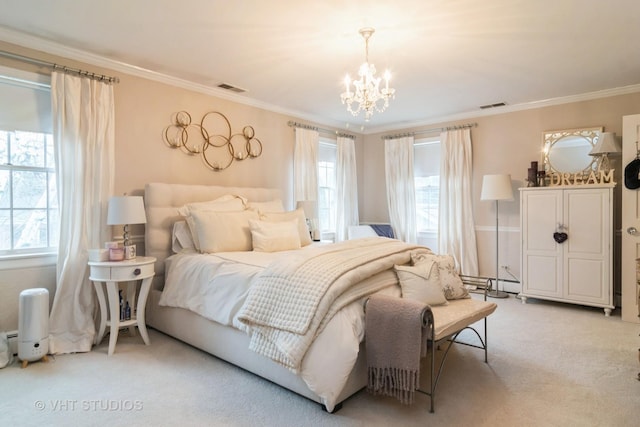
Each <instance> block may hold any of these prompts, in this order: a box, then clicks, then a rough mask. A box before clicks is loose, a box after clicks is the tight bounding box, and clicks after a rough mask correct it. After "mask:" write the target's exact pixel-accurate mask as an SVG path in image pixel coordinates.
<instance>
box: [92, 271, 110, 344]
mask: <svg viewBox="0 0 640 427" xmlns="http://www.w3.org/2000/svg"><path fill="white" fill-rule="evenodd" d="M93 286H94V288H96V295H97V296H98V304H99V305H100V327H99V329H98V334H97V335H96V338H95V340H94V344H95V345H98V344H100V342H101V341H102V338H103V337H104V331H105V329H106V328H107V303H106V301H105V298H104V290H103V288H102V283H100V282H93Z"/></svg>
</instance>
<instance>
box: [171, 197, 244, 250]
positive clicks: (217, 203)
mask: <svg viewBox="0 0 640 427" xmlns="http://www.w3.org/2000/svg"><path fill="white" fill-rule="evenodd" d="M246 201H247V199H245V198H244V197H240V196H234V195H232V194H227V195H225V196H222V197H218V198H217V199H215V200H210V201H208V202H194V203H187V204H186V205H184V206H182V207H180V208H178V214H179V215H182V216H184V217H185V220H186V221H187V225H188V226H189V230H190V231H191V237H192V239H193V244H194V246H195V248H196V250H197V251H200V240H199V239H198V233H197V231H196V229H195V226H194V224H193V218H192V216H191V214H192V212H195V211H202V210H207V211H215V212H240V211H243V210H245V208H246V206H245V203H246Z"/></svg>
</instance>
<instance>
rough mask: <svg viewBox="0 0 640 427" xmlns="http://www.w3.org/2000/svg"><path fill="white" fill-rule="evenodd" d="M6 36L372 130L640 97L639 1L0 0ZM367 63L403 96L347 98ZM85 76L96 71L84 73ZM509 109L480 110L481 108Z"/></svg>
mask: <svg viewBox="0 0 640 427" xmlns="http://www.w3.org/2000/svg"><path fill="white" fill-rule="evenodd" d="M0 10H2V13H1V14H0V30H1V31H0V39H3V40H5V41H8V42H11V43H17V44H21V45H23V46H26V47H32V48H40V50H45V48H46V50H47V51H49V52H51V53H56V54H59V55H62V56H66V57H69V58H72V59H77V58H78V57H79V56H80V57H81V56H82V55H83V54H86V56H85V57H84V58H83V59H84V61H85V62H89V63H92V64H96V62H95V59H96V58H101V59H107V60H109V61H115V62H114V63H113V64H114V67H112V68H113V69H116V70H118V69H127V67H128V68H129V69H131V70H137V71H138V72H139V71H141V70H150V71H153V72H154V74H153V75H155V76H169V77H171V78H175V79H176V81H178V80H177V79H179V81H184V82H190V83H193V84H195V85H197V86H198V87H203V88H214V89H212V90H213V91H214V93H216V91H220V93H222V91H223V90H222V89H218V88H217V85H218V84H220V83H227V84H230V85H233V86H236V87H239V88H243V89H246V90H247V92H245V93H242V94H236V93H230V92H228V91H224V93H225V96H227V97H232V99H235V100H238V101H240V102H244V103H248V104H252V105H257V106H260V107H263V108H267V109H271V110H274V111H279V112H283V113H286V114H290V115H293V116H295V117H299V118H301V119H304V120H312V121H315V122H318V123H321V124H327V125H330V126H337V127H340V128H350V129H357V130H358V131H361V132H364V133H371V132H373V131H381V130H389V129H401V128H407V127H411V126H417V125H422V124H429V123H436V122H441V121H445V120H455V119H461V118H465V117H477V116H479V115H483V114H490V113H497V112H502V111H509V110H514V109H522V108H527V107H528V106H535V105H541V104H543V103H545V102H547V103H548V102H560V100H567V99H581V98H580V97H597V96H604V95H607V94H618V93H628V92H637V91H640V54H639V52H638V41H639V40H640V25H639V24H638V17H640V1H637V0H607V1H606V2H604V1H602V0H535V1H532V0H484V1H478V0H396V1H380V0H378V1H355V0H352V1H349V0H344V1H338V0H322V1H304V0H295V1H293V0H277V1H264V0H235V1H227V0H181V1H167V0H136V1H131V0H100V1H94V0H86V1H83V2H78V1H77V0H55V1H42V0H21V1H19V2H16V1H14V0H0ZM366 26H369V27H373V28H375V30H376V32H375V34H374V35H373V36H372V37H371V39H370V42H369V59H370V62H372V63H374V64H375V65H376V68H377V69H378V73H379V74H382V73H383V72H384V70H385V69H387V68H388V69H389V70H390V71H391V73H392V76H393V77H392V81H391V86H392V87H393V88H395V89H396V97H395V99H394V100H393V101H391V104H390V106H389V108H388V109H387V110H386V111H385V112H383V113H375V114H374V115H373V117H372V118H371V120H370V121H369V122H365V121H364V114H363V113H361V114H360V115H359V116H357V117H353V116H352V115H351V114H350V113H348V112H347V111H346V108H345V106H344V105H342V104H341V102H340V93H341V92H342V91H343V90H344V87H343V79H344V76H345V74H347V73H349V74H350V75H351V76H352V77H353V76H354V75H355V74H356V73H357V69H358V67H359V65H360V63H362V62H363V61H364V41H363V39H362V38H361V36H360V35H359V34H358V30H359V29H360V28H362V27H366ZM89 71H91V70H89ZM501 102H504V103H506V104H507V105H506V107H497V108H493V109H491V110H492V111H489V110H481V109H480V106H483V105H487V104H496V103H501Z"/></svg>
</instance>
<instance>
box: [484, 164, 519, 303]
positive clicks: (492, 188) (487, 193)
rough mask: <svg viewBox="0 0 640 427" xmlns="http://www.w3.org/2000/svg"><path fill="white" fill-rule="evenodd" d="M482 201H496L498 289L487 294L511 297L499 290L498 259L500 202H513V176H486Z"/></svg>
mask: <svg viewBox="0 0 640 427" xmlns="http://www.w3.org/2000/svg"><path fill="white" fill-rule="evenodd" d="M480 199H481V200H494V201H495V202H496V276H495V277H496V288H495V289H492V290H491V291H489V292H487V296H490V297H494V298H506V297H508V296H509V294H507V293H506V292H504V291H501V290H499V289H498V276H499V274H498V273H499V272H500V270H499V265H500V262H499V259H498V254H499V251H498V240H499V239H498V200H513V189H512V188H511V175H485V176H484V177H483V178H482V193H481V194H480Z"/></svg>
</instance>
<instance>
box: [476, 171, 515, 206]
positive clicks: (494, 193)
mask: <svg viewBox="0 0 640 427" xmlns="http://www.w3.org/2000/svg"><path fill="white" fill-rule="evenodd" d="M480 199H481V200H513V189H512V188H511V175H485V176H484V177H483V178H482V193H481V194H480Z"/></svg>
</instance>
